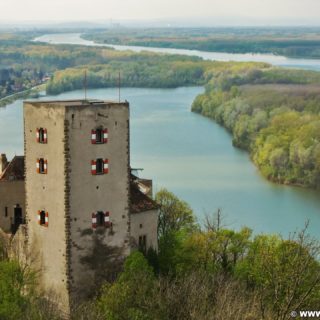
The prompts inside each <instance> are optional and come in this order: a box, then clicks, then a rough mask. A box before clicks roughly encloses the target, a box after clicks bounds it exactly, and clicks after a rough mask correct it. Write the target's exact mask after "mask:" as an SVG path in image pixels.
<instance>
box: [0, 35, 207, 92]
mask: <svg viewBox="0 0 320 320" xmlns="http://www.w3.org/2000/svg"><path fill="white" fill-rule="evenodd" d="M0 49H1V50H0V62H1V64H0V98H3V97H6V96H9V95H12V94H14V93H17V92H21V91H24V90H27V89H30V88H32V87H34V86H36V85H39V84H43V83H47V82H48V81H49V80H50V81H49V83H48V85H47V93H49V94H57V93H60V92H64V91H68V90H73V89H80V88H83V86H84V73H85V70H86V71H87V85H88V88H98V87H115V86H118V73H119V71H121V82H122V85H123V86H131V87H141V86H144V87H162V88H166V87H177V86H187V85H202V84H204V83H205V79H204V71H205V68H206V66H207V64H208V63H207V62H204V61H202V60H201V59H200V58H197V57H185V56H179V55H164V54H155V53H148V52H143V53H133V52H130V51H126V52H123V51H122V52H120V51H116V50H113V49H109V48H101V47H84V46H77V45H50V44H42V43H37V42H32V41H29V40H28V39H26V36H24V34H22V35H20V34H17V35H16V34H13V35H12V34H7V35H5V34H2V35H1V36H0Z"/></svg>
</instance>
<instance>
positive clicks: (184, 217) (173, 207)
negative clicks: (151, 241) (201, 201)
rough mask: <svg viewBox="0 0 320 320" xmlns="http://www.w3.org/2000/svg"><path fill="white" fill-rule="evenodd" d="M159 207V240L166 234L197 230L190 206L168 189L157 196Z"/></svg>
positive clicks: (160, 191)
mask: <svg viewBox="0 0 320 320" xmlns="http://www.w3.org/2000/svg"><path fill="white" fill-rule="evenodd" d="M155 201H156V202H157V204H158V205H159V222H158V238H159V239H160V238H161V237H162V236H165V235H166V234H169V233H172V232H175V231H180V230H191V229H192V228H195V217H194V215H193V211H192V209H191V208H190V206H189V205H188V204H187V203H186V202H185V201H183V200H180V199H179V198H178V197H177V196H175V195H174V194H173V193H172V192H170V191H168V190H167V189H161V190H159V191H158V192H157V194H156V196H155Z"/></svg>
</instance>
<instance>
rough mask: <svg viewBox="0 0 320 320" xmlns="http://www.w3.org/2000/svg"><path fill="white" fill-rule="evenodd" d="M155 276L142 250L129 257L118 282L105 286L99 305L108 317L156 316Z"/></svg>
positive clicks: (134, 317) (114, 318)
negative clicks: (154, 298) (154, 297)
mask: <svg viewBox="0 0 320 320" xmlns="http://www.w3.org/2000/svg"><path fill="white" fill-rule="evenodd" d="M154 290H155V276H154V273H153V270H152V268H151V267H150V266H149V265H148V262H147V260H146V259H145V258H144V256H143V254H142V253H140V252H134V253H132V254H131V255H130V256H129V257H128V258H127V260H126V262H125V265H124V271H123V273H122V274H121V275H120V277H119V279H118V280H117V282H115V283H114V284H107V285H105V286H103V288H102V291H101V296H100V298H99V300H98V303H97V308H98V309H99V311H100V313H101V314H102V315H103V316H104V317H105V319H110V320H118V319H119V320H120V319H132V320H135V319H136V320H140V319H141V320H148V319H150V320H151V319H156V314H155V310H154V306H153V307H152V308H151V306H152V305H153V304H154V303H156V301H152V300H153V295H154Z"/></svg>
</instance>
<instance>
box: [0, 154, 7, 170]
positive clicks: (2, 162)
mask: <svg viewBox="0 0 320 320" xmlns="http://www.w3.org/2000/svg"><path fill="white" fill-rule="evenodd" d="M7 166H8V160H7V156H6V154H5V153H1V155H0V174H1V173H2V172H3V171H4V169H5V168H6V167H7Z"/></svg>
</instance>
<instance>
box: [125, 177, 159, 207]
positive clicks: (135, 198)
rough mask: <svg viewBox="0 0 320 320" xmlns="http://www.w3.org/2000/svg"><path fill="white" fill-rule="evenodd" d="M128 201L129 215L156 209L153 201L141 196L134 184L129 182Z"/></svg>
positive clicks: (143, 195)
mask: <svg viewBox="0 0 320 320" xmlns="http://www.w3.org/2000/svg"><path fill="white" fill-rule="evenodd" d="M130 192H131V194H130V200H131V211H130V212H131V213H139V212H143V211H148V210H154V209H157V208H158V205H157V204H156V202H155V201H153V200H152V199H150V198H149V197H148V196H147V195H145V194H143V193H142V192H141V191H140V190H139V187H138V185H137V183H136V182H134V181H131V184H130Z"/></svg>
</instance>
